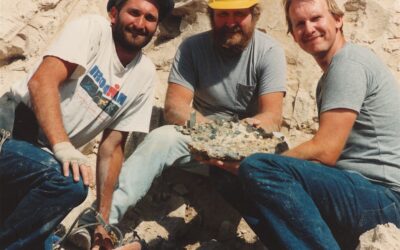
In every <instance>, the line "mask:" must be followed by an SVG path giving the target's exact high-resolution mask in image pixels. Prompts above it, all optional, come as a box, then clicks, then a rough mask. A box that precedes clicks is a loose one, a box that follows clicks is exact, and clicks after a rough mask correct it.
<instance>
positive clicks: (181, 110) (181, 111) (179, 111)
mask: <svg viewBox="0 0 400 250" xmlns="http://www.w3.org/2000/svg"><path fill="white" fill-rule="evenodd" d="M193 111H196V110H195V109H193V108H192V107H190V106H187V105H179V106H178V105H176V106H173V105H171V107H169V108H166V109H165V113H164V116H165V120H166V121H167V123H168V124H176V125H184V124H185V122H186V121H187V120H189V119H190V115H191V113H192V112H193ZM209 121H210V120H209V119H207V118H206V117H204V116H203V115H202V114H201V113H200V112H198V111H196V123H205V122H209Z"/></svg>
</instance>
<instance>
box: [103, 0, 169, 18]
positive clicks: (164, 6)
mask: <svg viewBox="0 0 400 250" xmlns="http://www.w3.org/2000/svg"><path fill="white" fill-rule="evenodd" d="M125 1H127V0H108V3H107V11H108V12H109V11H110V10H111V8H112V7H113V6H115V5H117V4H120V3H122V2H125ZM153 1H155V2H156V4H157V5H158V19H159V20H160V21H162V20H163V19H164V18H165V17H166V16H168V15H169V14H170V13H171V12H172V10H173V9H174V5H175V2H174V0H153Z"/></svg>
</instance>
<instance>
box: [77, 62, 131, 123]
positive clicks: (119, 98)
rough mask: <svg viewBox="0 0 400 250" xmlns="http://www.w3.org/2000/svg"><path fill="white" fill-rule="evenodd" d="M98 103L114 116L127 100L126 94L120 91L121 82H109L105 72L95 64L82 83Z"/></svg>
mask: <svg viewBox="0 0 400 250" xmlns="http://www.w3.org/2000/svg"><path fill="white" fill-rule="evenodd" d="M80 85H81V87H82V88H83V89H84V90H85V91H86V92H87V93H88V95H89V96H90V97H91V98H92V100H93V102H94V103H96V105H97V106H98V107H99V108H100V109H102V110H104V112H106V113H107V114H108V115H109V116H111V117H112V116H113V115H114V114H115V113H116V112H117V111H118V109H119V108H120V107H121V106H122V105H123V104H124V102H125V101H126V95H125V94H124V93H122V92H120V85H119V84H114V85H111V84H107V81H106V79H105V78H104V77H103V73H102V72H101V70H100V69H99V67H98V66H97V65H94V66H93V67H92V69H91V70H90V71H89V74H87V75H86V76H85V77H84V78H83V79H82V81H81V83H80Z"/></svg>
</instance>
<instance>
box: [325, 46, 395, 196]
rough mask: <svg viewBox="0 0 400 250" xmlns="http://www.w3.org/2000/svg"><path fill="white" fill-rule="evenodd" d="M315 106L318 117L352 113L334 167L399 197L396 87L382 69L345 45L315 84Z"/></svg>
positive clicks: (360, 49) (366, 52) (375, 59)
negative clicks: (353, 118)
mask: <svg viewBox="0 0 400 250" xmlns="http://www.w3.org/2000/svg"><path fill="white" fill-rule="evenodd" d="M317 104H318V109H319V113H322V112H325V111H328V110H331V109H336V108H345V109H351V110H354V111H356V112H357V113H358V116H357V119H356V121H355V124H354V126H353V128H352V131H351V133H350V136H349V138H348V140H347V142H346V145H345V147H344V150H343V152H342V154H341V155H340V158H339V160H338V162H337V166H338V167H339V168H342V169H345V170H355V171H357V172H359V173H361V174H363V175H364V176H365V177H367V178H369V179H370V180H372V181H374V182H378V183H381V184H383V185H386V186H389V187H391V188H392V189H394V190H396V191H400V87H399V85H398V84H397V82H396V80H395V78H394V76H393V74H392V73H391V72H390V70H389V69H388V68H387V67H386V66H385V64H384V63H382V62H381V61H380V60H379V58H378V57H377V56H376V55H375V54H374V53H372V52H371V51H370V50H368V49H366V48H363V47H360V46H357V45H354V44H351V43H347V44H346V45H345V46H344V48H342V49H341V50H340V51H339V53H337V54H336V55H335V56H334V57H333V60H332V62H331V64H330V65H329V68H328V70H327V71H326V73H325V74H324V75H323V76H322V77H321V79H320V81H319V84H318V88H317Z"/></svg>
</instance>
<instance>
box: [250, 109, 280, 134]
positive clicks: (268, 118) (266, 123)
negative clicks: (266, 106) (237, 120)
mask: <svg viewBox="0 0 400 250" xmlns="http://www.w3.org/2000/svg"><path fill="white" fill-rule="evenodd" d="M252 118H254V119H257V120H259V121H260V122H261V124H260V127H262V128H263V129H264V130H266V131H270V132H272V131H280V129H281V124H282V116H281V115H280V114H275V113H272V112H264V113H260V114H257V115H255V116H253V117H252Z"/></svg>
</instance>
